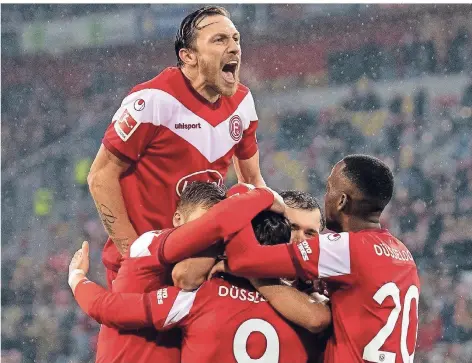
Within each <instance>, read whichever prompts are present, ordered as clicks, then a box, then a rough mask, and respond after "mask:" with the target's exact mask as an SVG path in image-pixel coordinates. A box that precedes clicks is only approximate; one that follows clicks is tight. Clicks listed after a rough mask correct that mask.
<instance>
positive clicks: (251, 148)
mask: <svg viewBox="0 0 472 363" xmlns="http://www.w3.org/2000/svg"><path fill="white" fill-rule="evenodd" d="M257 124H258V121H257V120H256V121H251V123H250V124H249V127H248V128H247V129H246V130H245V131H244V133H243V137H242V139H241V141H240V142H239V143H238V144H237V145H236V150H235V155H236V157H237V158H238V159H240V160H247V159H249V158H251V157H253V156H254V154H255V153H256V152H257V150H259V147H258V146H257V138H256V130H257Z"/></svg>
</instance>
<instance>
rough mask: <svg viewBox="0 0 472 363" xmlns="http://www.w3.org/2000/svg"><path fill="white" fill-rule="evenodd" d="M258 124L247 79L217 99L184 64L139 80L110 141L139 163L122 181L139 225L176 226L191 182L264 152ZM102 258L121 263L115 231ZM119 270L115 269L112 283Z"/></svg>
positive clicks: (217, 175) (113, 265) (218, 179)
mask: <svg viewBox="0 0 472 363" xmlns="http://www.w3.org/2000/svg"><path fill="white" fill-rule="evenodd" d="M256 128H257V114H256V111H255V107H254V101H253V98H252V95H251V93H250V91H249V89H248V88H246V87H245V86H243V85H240V86H239V87H238V90H237V91H236V93H235V94H234V95H233V96H231V97H225V96H222V97H220V99H219V100H218V101H217V102H216V103H213V104H212V103H209V102H208V101H206V100H205V99H204V98H203V97H201V96H200V95H199V94H198V93H197V92H196V91H195V90H194V89H193V88H192V87H191V85H190V84H189V82H188V80H187V79H186V78H185V77H184V75H183V73H182V72H181V70H180V69H178V68H174V67H171V68H167V69H165V70H164V71H163V72H161V73H160V74H159V75H158V76H157V77H155V78H153V79H152V80H150V81H148V82H145V83H142V84H140V85H138V86H136V87H134V88H133V89H132V91H131V92H130V94H129V95H128V96H127V97H125V99H124V100H123V102H122V104H121V107H120V108H119V109H118V111H117V112H116V113H115V115H114V116H113V121H112V123H111V124H110V126H109V127H108V129H107V131H106V133H105V136H104V138H103V144H104V146H105V147H106V148H107V149H108V150H109V151H111V152H112V153H113V154H114V155H116V156H117V157H118V158H120V159H122V160H125V161H127V162H130V163H133V165H132V167H131V168H130V170H129V172H127V173H125V174H124V175H123V176H122V178H121V179H120V185H121V190H122V195H123V198H124V202H125V206H126V210H127V212H128V216H129V218H130V221H131V224H132V225H133V227H134V228H135V230H136V231H137V233H138V234H142V233H144V232H147V231H150V230H155V229H163V228H170V227H172V216H173V213H174V211H175V207H176V204H177V201H178V198H179V195H180V194H181V192H182V190H183V188H185V186H186V185H187V184H188V183H189V182H192V181H195V180H202V181H210V182H215V183H218V184H222V183H223V179H224V177H225V175H226V173H227V171H228V168H229V165H230V163H231V158H232V157H233V155H236V156H237V157H238V158H239V159H248V158H250V157H252V156H253V155H254V154H255V153H256V152H257V142H256V136H255V134H256ZM103 263H104V264H105V266H106V267H107V269H110V270H113V271H117V270H118V268H119V266H120V255H119V253H118V251H117V249H116V247H115V246H114V244H113V242H112V241H111V240H110V239H109V240H108V241H107V243H106V245H105V249H104V252H103ZM110 275H111V276H110ZM113 277H114V276H113V274H112V273H110V274H109V279H108V284H109V287H110V284H111V280H112V279H113Z"/></svg>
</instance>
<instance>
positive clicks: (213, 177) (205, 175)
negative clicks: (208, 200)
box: [175, 169, 223, 197]
mask: <svg viewBox="0 0 472 363" xmlns="http://www.w3.org/2000/svg"><path fill="white" fill-rule="evenodd" d="M194 181H203V182H207V183H215V184H216V185H218V186H219V187H221V186H223V176H222V175H221V173H220V172H219V171H217V170H212V169H207V170H201V171H197V172H195V173H192V174H189V175H186V176H184V177H182V178H180V180H179V181H178V182H177V184H176V186H175V191H176V193H177V195H178V196H179V197H180V196H181V195H182V192H183V191H184V189H185V188H186V187H187V185H189V184H190V183H192V182H194Z"/></svg>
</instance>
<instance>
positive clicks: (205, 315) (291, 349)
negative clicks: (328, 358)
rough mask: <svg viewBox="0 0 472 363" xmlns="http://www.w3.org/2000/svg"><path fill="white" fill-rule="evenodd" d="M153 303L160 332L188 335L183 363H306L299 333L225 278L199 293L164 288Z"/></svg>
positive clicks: (253, 295)
mask: <svg viewBox="0 0 472 363" xmlns="http://www.w3.org/2000/svg"><path fill="white" fill-rule="evenodd" d="M152 294H156V297H155V298H154V299H151V301H152V303H151V312H152V320H153V323H154V326H155V327H156V329H159V330H162V329H168V328H171V327H175V326H178V327H180V328H181V329H182V330H183V342H182V360H181V361H182V363H214V362H225V363H237V362H252V361H258V362H271V363H302V362H303V363H305V362H306V361H307V353H306V350H305V348H304V346H303V343H302V340H301V339H300V338H299V336H298V334H297V333H296V331H295V330H294V329H293V328H292V327H291V326H290V324H288V323H287V322H286V321H285V320H284V319H283V318H282V317H281V316H280V315H279V314H278V313H276V312H275V311H274V309H272V307H271V306H270V305H269V303H268V302H267V301H265V300H264V298H263V297H262V296H261V295H259V293H258V292H256V291H254V290H253V289H251V288H249V287H247V288H246V286H245V287H243V285H240V284H238V283H234V284H231V283H230V282H228V281H225V280H223V279H220V278H215V279H212V280H210V281H207V282H205V283H204V284H203V285H202V286H201V287H200V288H199V289H198V290H196V291H193V292H186V291H182V290H180V289H178V288H175V287H167V288H164V289H160V290H158V291H157V292H153V293H152Z"/></svg>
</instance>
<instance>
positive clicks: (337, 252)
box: [318, 232, 351, 278]
mask: <svg viewBox="0 0 472 363" xmlns="http://www.w3.org/2000/svg"><path fill="white" fill-rule="evenodd" d="M319 241H320V257H319V260H318V275H319V277H320V278H321V277H330V276H341V275H348V274H350V273H351V254H350V248H349V233H348V232H343V233H334V234H333V233H329V234H322V235H320V236H319Z"/></svg>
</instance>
